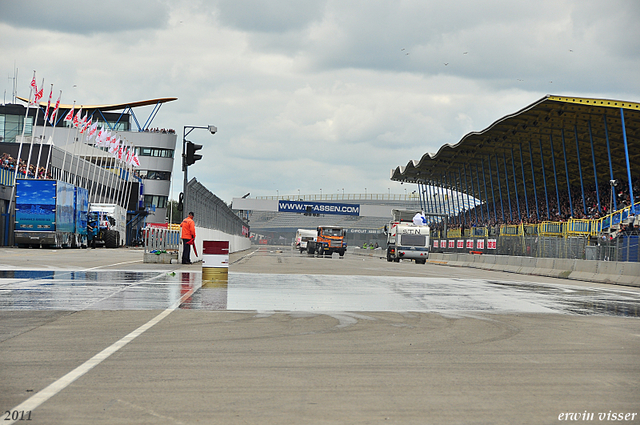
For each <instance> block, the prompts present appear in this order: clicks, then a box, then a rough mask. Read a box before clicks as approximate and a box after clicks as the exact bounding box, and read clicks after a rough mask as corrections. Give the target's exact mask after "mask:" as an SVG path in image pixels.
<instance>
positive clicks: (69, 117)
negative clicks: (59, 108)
mask: <svg viewBox="0 0 640 425" xmlns="http://www.w3.org/2000/svg"><path fill="white" fill-rule="evenodd" d="M64 120H65V121H68V122H73V108H71V109H69V112H68V113H67V116H66V117H64Z"/></svg>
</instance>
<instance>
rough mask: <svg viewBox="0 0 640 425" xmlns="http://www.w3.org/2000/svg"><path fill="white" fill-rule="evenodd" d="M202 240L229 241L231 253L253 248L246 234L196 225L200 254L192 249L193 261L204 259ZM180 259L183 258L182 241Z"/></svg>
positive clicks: (197, 244) (197, 247)
mask: <svg viewBox="0 0 640 425" xmlns="http://www.w3.org/2000/svg"><path fill="white" fill-rule="evenodd" d="M202 241H229V254H231V253H233V252H239V251H244V250H246V249H249V248H251V240H250V239H249V238H247V237H245V236H239V235H229V234H227V233H224V232H221V231H220V230H212V229H205V228H204V227H197V226H196V250H197V251H198V256H196V255H195V254H194V253H193V250H191V261H192V262H196V261H202ZM178 255H179V257H178V259H180V258H182V242H181V243H180V252H179V254H178Z"/></svg>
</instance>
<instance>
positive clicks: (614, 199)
mask: <svg viewBox="0 0 640 425" xmlns="http://www.w3.org/2000/svg"><path fill="white" fill-rule="evenodd" d="M602 118H603V119H604V136H605V139H606V141H607V154H608V155H609V181H613V180H614V178H613V165H612V163H611V148H610V147H609V128H608V127H607V116H606V115H603V116H602ZM611 191H613V186H611ZM611 198H612V199H613V211H617V210H618V202H617V201H616V197H615V196H613V194H611ZM613 211H611V208H610V209H609V214H611V213H612V212H613Z"/></svg>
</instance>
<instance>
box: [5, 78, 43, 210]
mask: <svg viewBox="0 0 640 425" xmlns="http://www.w3.org/2000/svg"><path fill="white" fill-rule="evenodd" d="M35 81H36V71H35V70H34V71H33V78H32V79H31V89H30V90H29V102H27V111H26V112H25V114H24V120H23V121H22V136H21V137H20V147H19V148H18V156H17V157H16V169H15V172H14V173H13V186H11V198H10V199H9V210H8V211H9V214H11V204H12V203H13V204H14V210H15V203H14V202H15V195H16V186H17V184H18V169H19V168H20V157H21V156H22V144H23V142H24V132H25V131H26V130H27V117H28V116H29V107H30V106H31V94H33V91H34V90H33V86H34V85H35Z"/></svg>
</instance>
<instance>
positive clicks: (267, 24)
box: [0, 0, 640, 202]
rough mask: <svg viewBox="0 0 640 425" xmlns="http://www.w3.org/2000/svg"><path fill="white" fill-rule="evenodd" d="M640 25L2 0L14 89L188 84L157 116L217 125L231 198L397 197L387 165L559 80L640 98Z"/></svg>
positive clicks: (635, 6) (545, 6) (467, 14)
mask: <svg viewBox="0 0 640 425" xmlns="http://www.w3.org/2000/svg"><path fill="white" fill-rule="evenodd" d="M639 22H640V1H638V0H606V1H605V0H549V1H526V2H520V1H513V0H508V1H507V0H504V1H498V0H492V1H479V0H465V1H448V2H445V1H442V0H437V1H432V0H416V1H412V0H367V1H351V0H325V1H310V0H305V1H300V0H269V1H257V0H217V1H215V0H212V1H206V0H204V1H197V0H189V1H181V0H172V1H163V0H135V1H125V0H110V1H108V2H104V1H100V2H98V1H94V0H84V1H77V0H56V1H45V0H40V1H38V0H21V1H17V0H3V1H1V2H0V52H1V53H2V55H1V58H2V59H1V65H0V71H1V72H2V74H0V77H2V78H1V79H0V90H2V92H3V93H5V92H6V94H5V99H7V100H9V99H10V96H11V89H12V80H11V77H12V76H13V75H14V71H13V70H14V66H15V67H17V68H18V83H19V92H18V94H19V95H21V96H24V97H26V96H28V95H29V81H30V80H31V76H32V73H33V71H34V70H35V71H37V80H38V84H40V82H41V79H42V78H44V79H45V87H47V88H48V87H49V85H50V84H52V83H53V84H54V92H55V93H58V90H62V91H63V93H62V103H69V104H71V103H73V101H74V100H75V101H76V102H77V103H80V104H108V103H119V102H126V101H135V100H143V99H152V98H157V97H177V98H178V100H177V101H175V102H171V103H167V104H165V105H164V106H163V107H162V108H161V110H160V112H159V113H158V115H157V116H156V118H155V120H154V122H153V126H154V127H160V128H173V129H175V130H176V132H177V133H178V135H179V136H178V139H180V138H181V134H182V128H183V126H184V125H198V126H205V125H208V124H214V125H216V126H217V127H218V133H217V134H216V135H215V136H211V135H210V134H209V133H208V132H206V131H205V130H194V131H193V133H192V134H191V135H190V137H189V138H190V139H191V140H192V141H194V142H196V143H199V144H203V145H204V146H205V147H204V149H203V152H202V153H203V156H204V158H203V160H201V161H199V162H197V163H196V164H195V165H193V166H192V167H190V169H189V175H190V177H192V176H195V177H196V178H197V179H198V180H199V181H200V182H201V183H203V184H204V185H205V186H206V187H207V188H209V190H211V191H212V192H214V193H215V194H216V195H218V196H219V197H221V198H222V199H223V200H225V201H227V202H230V201H231V199H232V198H233V197H240V196H242V195H244V194H245V193H247V192H251V196H252V197H254V196H265V195H266V196H269V195H274V196H275V195H276V194H280V195H286V194H291V195H293V194H297V193H298V190H300V193H301V194H319V193H321V192H322V193H323V194H330V193H335V194H337V193H342V192H343V190H344V192H345V193H364V192H365V191H366V192H367V193H388V192H389V191H390V192H391V193H396V194H400V193H405V188H407V186H401V185H400V184H399V183H396V182H392V181H390V180H389V175H390V171H391V169H394V168H395V167H396V166H398V165H405V164H407V162H409V161H410V160H412V159H416V160H419V159H420V158H421V157H422V156H423V155H424V154H425V153H426V152H437V150H438V149H439V148H440V147H441V146H442V145H443V144H445V143H449V144H455V143H457V142H458V141H459V140H460V139H461V138H462V137H463V136H464V135H465V134H467V133H469V132H470V131H480V130H483V129H485V128H486V127H488V126H489V125H490V124H491V123H493V122H494V121H496V120H498V119H499V118H501V117H503V116H504V115H506V114H510V113H513V112H516V111H517V110H519V109H521V108H523V107H525V106H527V105H529V104H530V103H533V102H535V101H536V100H538V99H540V98H542V97H543V96H545V95H547V94H555V95H571V96H581V97H599V98H609V99H619V100H627V101H635V102H640V78H639V77H640V24H639ZM45 96H47V94H45ZM150 112H151V109H150V108H144V109H139V110H138V111H136V113H137V114H138V117H139V119H140V120H142V121H143V122H144V121H146V119H147V117H148V115H149V113H150ZM180 146H181V143H180V140H178V152H177V154H176V156H177V157H179V154H180ZM174 180H175V181H174V191H173V198H177V194H178V192H180V190H181V187H182V173H181V171H180V167H179V160H176V166H175V167H174ZM409 186H410V187H409V188H408V190H409V191H411V190H413V189H415V187H412V186H411V185H409Z"/></svg>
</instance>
